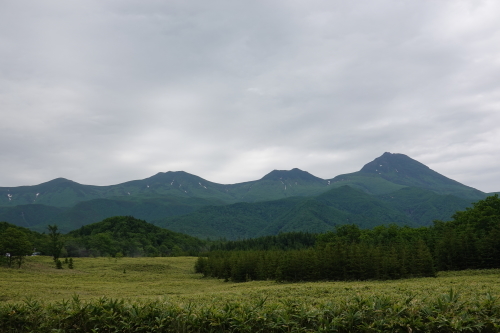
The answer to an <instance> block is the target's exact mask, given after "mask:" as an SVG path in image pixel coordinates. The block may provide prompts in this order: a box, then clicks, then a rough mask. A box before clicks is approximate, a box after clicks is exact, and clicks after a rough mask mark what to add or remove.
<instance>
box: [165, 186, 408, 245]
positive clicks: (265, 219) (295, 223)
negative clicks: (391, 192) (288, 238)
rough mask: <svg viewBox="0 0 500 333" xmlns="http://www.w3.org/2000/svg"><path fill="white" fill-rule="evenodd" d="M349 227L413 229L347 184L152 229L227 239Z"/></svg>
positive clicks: (206, 212)
mask: <svg viewBox="0 0 500 333" xmlns="http://www.w3.org/2000/svg"><path fill="white" fill-rule="evenodd" d="M351 223H354V224H358V225H360V226H362V227H365V228H368V227H373V226H375V225H380V224H388V223H394V224H399V225H413V222H412V220H411V219H409V218H408V217H407V216H406V215H405V214H404V213H402V212H400V211H398V210H397V209H395V208H393V207H391V206H390V205H389V204H387V203H386V202H384V201H383V200H380V199H378V198H376V197H374V196H370V195H368V194H366V193H363V192H361V191H359V190H356V189H353V188H351V187H349V186H343V187H340V188H334V189H331V190H330V191H328V192H326V193H323V194H320V195H317V196H314V197H310V198H301V197H294V198H288V199H280V200H275V201H267V202H259V203H238V204H232V205H226V206H220V207H205V208H201V209H199V210H198V211H196V212H194V213H191V214H187V215H183V216H177V217H173V218H166V219H162V220H158V221H155V224H156V225H159V226H162V227H164V228H168V229H171V230H174V231H178V232H183V233H187V234H190V235H194V236H198V237H207V236H208V237H215V238H218V237H225V238H227V239H238V238H251V237H257V236H264V235H275V234H278V233H280V232H291V231H307V232H323V231H327V230H332V229H333V228H334V227H335V226H336V225H341V224H351Z"/></svg>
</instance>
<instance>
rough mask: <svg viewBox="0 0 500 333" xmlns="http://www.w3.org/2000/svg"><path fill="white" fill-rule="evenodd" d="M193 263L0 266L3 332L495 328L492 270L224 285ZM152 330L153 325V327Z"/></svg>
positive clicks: (496, 278) (498, 308)
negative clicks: (400, 277) (378, 278)
mask: <svg viewBox="0 0 500 333" xmlns="http://www.w3.org/2000/svg"><path fill="white" fill-rule="evenodd" d="M195 261H196V258H194V257H156V258H144V257H142V258H127V257H124V258H118V259H116V258H103V257H99V258H76V259H74V266H75V268H74V269H68V265H64V268H63V269H62V270H61V269H56V268H55V265H54V263H53V261H52V259H51V258H50V257H44V256H40V257H27V258H26V262H25V264H23V266H22V267H21V268H20V269H15V268H14V269H12V268H10V269H9V268H0V331H2V332H86V331H89V332H90V331H92V330H94V331H95V332H97V331H99V332H101V331H104V332H183V331H184V332H208V331H213V332H255V331H262V332H264V331H265V332H320V331H324V332H327V331H328V332H331V331H338V332H384V331H394V332H399V331H401V332H411V331H413V332H419V331H422V332H423V331H426V330H431V329H432V330H433V331H436V332H458V331H471V332H490V331H491V332H497V331H498V330H499V329H500V320H499V319H497V318H500V302H499V301H498V296H499V295H500V283H499V282H500V270H498V269H493V270H470V271H460V272H440V273H439V274H438V276H437V277H435V278H418V279H403V280H391V281H362V282H361V281H351V282H328V281H324V282H307V283H276V282H274V281H250V282H244V283H234V282H224V281H223V280H218V279H213V278H203V277H201V275H200V274H196V273H194V269H193V266H194V263H195ZM155 325H156V326H155Z"/></svg>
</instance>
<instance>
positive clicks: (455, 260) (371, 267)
mask: <svg viewBox="0 0 500 333" xmlns="http://www.w3.org/2000/svg"><path fill="white" fill-rule="evenodd" d="M306 235H307V234H301V233H290V234H283V235H280V237H279V238H278V237H262V238H258V239H254V240H246V241H236V242H227V243H225V244H220V245H217V246H214V247H213V248H212V251H211V252H209V253H208V254H207V255H206V256H203V257H200V258H199V259H198V261H197V263H196V266H195V269H196V271H197V272H199V273H203V274H204V275H205V276H210V277H216V278H221V279H226V280H232V281H238V282H242V281H248V280H266V279H273V280H277V281H314V280H367V279H397V278H407V277H421V276H435V274H436V272H437V271H445V270H463V269H483V268H484V269H486V268H499V267H500V199H499V198H498V195H494V196H490V197H487V198H486V199H484V200H481V201H479V202H477V203H474V204H473V206H472V207H470V208H467V209H466V210H465V211H459V212H456V213H455V214H454V215H453V217H452V221H448V222H443V221H435V222H434V225H433V226H431V227H421V228H410V227H406V226H404V227H400V226H396V225H389V226H378V227H375V228H372V229H360V228H359V227H358V226H356V225H342V226H339V227H337V228H336V230H335V231H333V232H328V233H323V234H319V235H316V236H315V240H314V244H312V245H309V244H311V239H310V238H309V237H308V236H306Z"/></svg>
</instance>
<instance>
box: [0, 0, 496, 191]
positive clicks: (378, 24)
mask: <svg viewBox="0 0 500 333" xmlns="http://www.w3.org/2000/svg"><path fill="white" fill-rule="evenodd" d="M1 7H2V8H0V9H1V10H0V31H1V32H0V54H2V60H0V112H1V116H2V121H1V122H0V152H1V154H2V163H0V186H17V185H24V184H36V183H40V182H43V181H47V180H49V179H52V178H55V177H66V178H70V179H73V180H75V181H78V182H81V183H87V184H98V185H105V184H114V183H119V182H123V181H126V180H130V179H139V178H145V177H148V176H150V175H152V174H154V173H156V172H160V171H169V170H185V171H187V172H190V173H193V174H196V175H199V176H201V177H204V178H206V179H208V180H211V181H215V182H220V183H235V182H241V181H247V180H253V179H257V178H260V177H262V176H263V175H264V174H265V173H267V172H269V171H270V170H272V169H291V168H294V167H299V168H301V169H304V170H307V171H309V172H311V173H313V174H315V175H317V176H319V177H324V178H331V177H334V176H336V175H337V174H340V173H346V172H352V171H356V170H359V169H360V168H361V166H362V165H363V164H364V163H367V162H369V161H371V160H372V159H373V158H375V157H377V156H379V155H381V154H382V153H383V152H385V151H390V152H399V153H404V154H407V155H409V156H411V157H412V158H415V159H417V160H419V161H421V162H423V163H425V164H427V165H429V166H430V167H431V168H433V169H435V170H436V171H438V172H440V173H442V174H444V175H446V176H448V177H450V178H453V179H456V180H458V181H460V182H462V183H465V184H467V185H470V186H473V187H476V188H478V189H480V190H483V191H500V174H499V172H498V171H497V170H499V161H500V158H499V156H500V148H499V145H498V142H500V131H499V125H497V124H500V112H499V108H500V83H499V82H500V63H499V62H498V59H499V56H500V32H499V31H500V23H498V20H497V18H496V13H498V12H499V10H500V4H498V3H497V2H495V1H460V2H457V1H451V0H449V1H440V2H431V1H419V2H401V1H394V0H375V1H373V0H370V1H368V0H359V1H351V2H345V1H309V2H299V1H252V2H234V1H212V2H210V3H208V2H204V1H191V2H181V1H168V2H162V1H155V0H145V1H140V2H138V1H112V0H104V1H92V0H90V1H89V0H85V1H83V0H80V1H71V2H68V1H62V0H53V1H43V2H40V1H33V0H20V1H16V2H10V3H3V4H2V5H1Z"/></svg>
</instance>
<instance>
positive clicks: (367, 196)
mask: <svg viewBox="0 0 500 333" xmlns="http://www.w3.org/2000/svg"><path fill="white" fill-rule="evenodd" d="M487 195H488V194H487V193H483V192H481V191H479V190H476V189H474V188H471V187H469V186H466V185H463V184H461V183H459V182H456V181H454V180H452V179H449V178H447V177H445V176H443V175H441V174H439V173H437V172H435V171H433V170H431V169H430V168H429V167H427V166H425V165H424V164H422V163H420V162H418V161H416V160H413V159H411V158H410V157H408V156H406V155H403V154H391V153H384V154H383V155H382V156H380V157H378V158H376V159H375V160H373V161H372V162H369V163H367V164H366V165H364V166H363V167H362V168H361V170H359V171H357V172H353V173H349V174H344V175H339V176H336V177H334V178H331V179H322V178H319V177H316V176H314V175H312V174H310V173H308V172H306V171H302V170H300V169H292V170H274V171H271V172H270V173H268V174H267V175H265V176H264V177H262V178H261V179H259V180H255V181H249V182H244V183H237V184H229V185H224V184H217V183H214V182H210V181H208V180H205V179H203V178H200V177H198V176H196V175H192V174H189V173H186V172H183V171H177V172H172V171H169V172H164V173H158V174H156V175H154V176H152V177H149V178H146V179H142V180H133V181H129V182H125V183H121V184H117V185H110V186H93V185H82V184H79V183H76V182H74V181H71V180H68V179H64V178H58V179H54V180H51V181H48V182H46V183H42V184H39V185H33V186H19V187H0V221H6V222H9V223H12V224H16V225H19V226H23V227H27V228H30V229H32V230H36V231H44V230H46V227H47V225H49V224H57V225H58V226H59V228H60V230H62V231H64V232H68V231H71V230H74V229H77V228H79V227H81V226H83V225H87V224H90V223H95V222H98V221H101V220H103V219H105V218H108V217H111V216H118V215H131V216H134V217H136V218H140V219H143V220H146V221H148V222H151V223H153V224H156V225H158V226H161V227H165V228H168V229H171V230H173V231H176V232H183V233H186V234H190V235H193V236H197V237H202V238H206V237H211V238H221V237H225V238H227V239H238V238H249V237H256V236H263V235H274V234H277V233H280V232H286V231H310V232H322V231H326V230H331V229H332V228H334V227H335V226H336V225H340V224H345V223H355V224H358V225H359V226H361V227H373V226H375V225H380V224H388V223H394V224H398V225H410V226H415V227H416V226H427V225H430V224H431V223H432V221H433V220H435V219H440V220H446V219H449V218H450V217H451V215H452V214H453V213H454V212H455V211H457V210H463V209H464V208H465V207H467V206H469V205H470V204H471V203H472V202H474V201H477V200H480V199H483V198H485V197H486V196H487Z"/></svg>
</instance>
